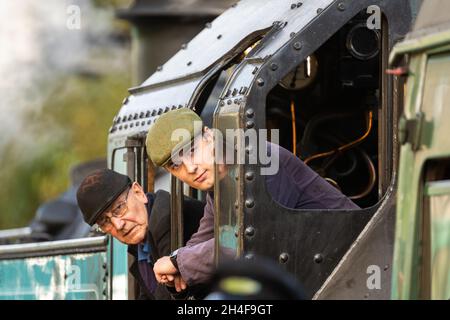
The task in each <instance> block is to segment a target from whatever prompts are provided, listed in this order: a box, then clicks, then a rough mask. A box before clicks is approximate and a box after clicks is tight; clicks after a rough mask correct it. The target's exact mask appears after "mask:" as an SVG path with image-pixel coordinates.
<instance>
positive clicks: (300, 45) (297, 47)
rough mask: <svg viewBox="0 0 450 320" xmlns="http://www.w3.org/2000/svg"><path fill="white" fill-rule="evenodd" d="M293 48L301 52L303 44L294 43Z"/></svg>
mask: <svg viewBox="0 0 450 320" xmlns="http://www.w3.org/2000/svg"><path fill="white" fill-rule="evenodd" d="M293 47H294V49H295V50H300V49H301V48H302V44H301V42H298V41H297V42H294V44H293Z"/></svg>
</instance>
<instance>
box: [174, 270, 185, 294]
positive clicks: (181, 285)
mask: <svg viewBox="0 0 450 320" xmlns="http://www.w3.org/2000/svg"><path fill="white" fill-rule="evenodd" d="M173 282H174V284H175V290H177V292H181V291H183V290H186V288H187V284H186V282H185V281H184V280H183V278H182V277H181V274H177V275H176V276H175V279H174V281H173Z"/></svg>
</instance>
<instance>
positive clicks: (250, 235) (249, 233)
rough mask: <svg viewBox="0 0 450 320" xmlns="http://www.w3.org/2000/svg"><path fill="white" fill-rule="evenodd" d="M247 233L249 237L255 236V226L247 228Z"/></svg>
mask: <svg viewBox="0 0 450 320" xmlns="http://www.w3.org/2000/svg"><path fill="white" fill-rule="evenodd" d="M245 235H246V236H247V237H253V236H254V235H255V228H253V227H252V226H250V227H247V228H245Z"/></svg>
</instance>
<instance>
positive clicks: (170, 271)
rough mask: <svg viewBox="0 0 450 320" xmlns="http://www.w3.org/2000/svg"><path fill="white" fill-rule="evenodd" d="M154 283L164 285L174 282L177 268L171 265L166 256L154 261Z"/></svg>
mask: <svg viewBox="0 0 450 320" xmlns="http://www.w3.org/2000/svg"><path fill="white" fill-rule="evenodd" d="M153 272H154V273H155V277H156V281H158V282H159V283H163V284H166V283H167V282H172V281H174V280H175V275H176V274H177V273H178V270H177V268H175V266H174V265H173V263H172V261H170V258H169V257H168V256H166V257H162V258H160V259H158V261H156V263H155V265H154V266H153Z"/></svg>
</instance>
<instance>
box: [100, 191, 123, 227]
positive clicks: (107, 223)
mask: <svg viewBox="0 0 450 320" xmlns="http://www.w3.org/2000/svg"><path fill="white" fill-rule="evenodd" d="M130 190H131V188H128V191H127V195H126V196H125V200H124V201H122V202H120V203H119V204H118V205H117V206H116V207H115V208H114V209H112V210H111V211H109V212H105V213H103V214H102V215H101V216H100V217H99V218H98V219H97V221H96V223H95V224H96V226H95V227H96V230H97V232H101V233H105V231H104V230H106V229H108V228H109V227H111V225H112V223H111V218H112V217H114V218H122V217H123V216H124V215H125V214H126V213H127V211H128V205H127V202H128V195H129V194H130Z"/></svg>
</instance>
